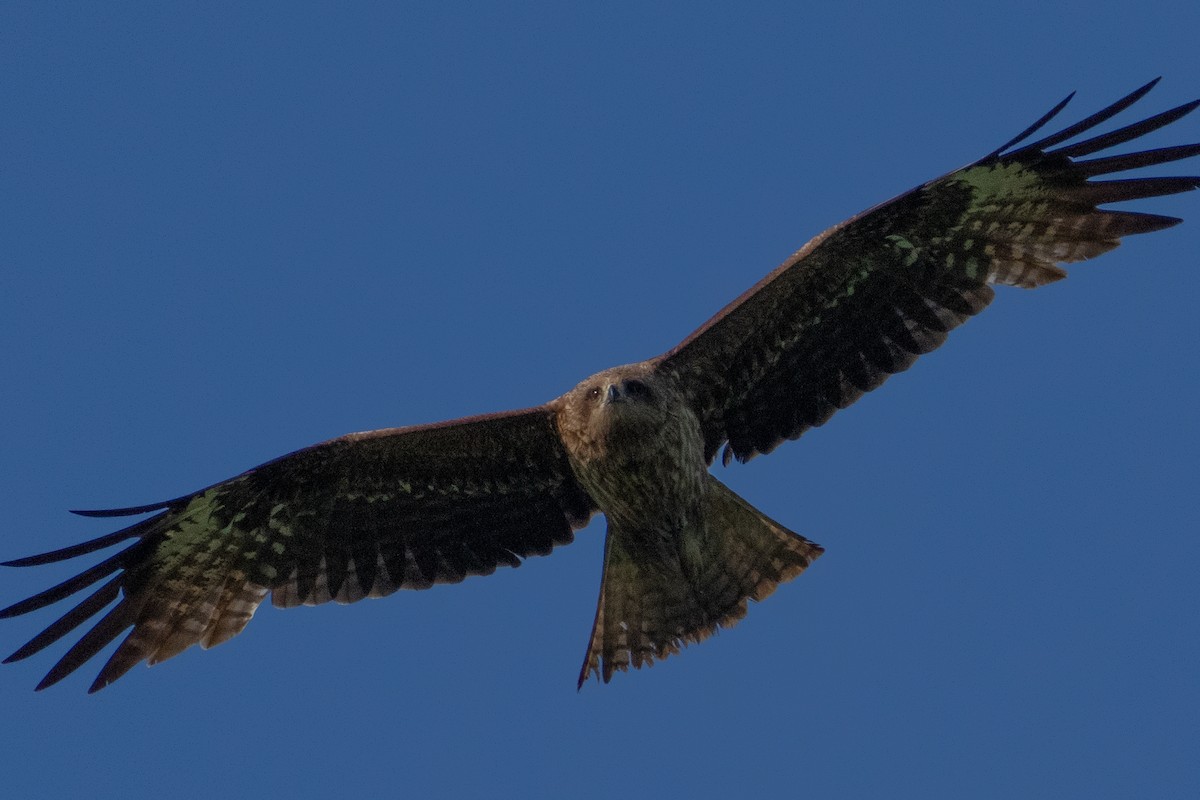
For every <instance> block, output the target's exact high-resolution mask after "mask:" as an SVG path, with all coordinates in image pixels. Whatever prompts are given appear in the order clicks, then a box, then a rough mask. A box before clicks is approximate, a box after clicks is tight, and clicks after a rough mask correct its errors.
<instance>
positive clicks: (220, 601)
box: [0, 408, 596, 691]
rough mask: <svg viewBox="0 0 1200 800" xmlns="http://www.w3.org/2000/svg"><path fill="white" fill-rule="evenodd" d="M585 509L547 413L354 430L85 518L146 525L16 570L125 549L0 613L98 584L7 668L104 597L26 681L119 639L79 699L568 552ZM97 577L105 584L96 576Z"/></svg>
mask: <svg viewBox="0 0 1200 800" xmlns="http://www.w3.org/2000/svg"><path fill="white" fill-rule="evenodd" d="M595 510H596V508H595V505H594V503H593V502H592V500H591V498H590V497H589V496H588V495H587V494H586V493H585V492H584V491H583V489H582V488H580V486H579V485H578V484H577V483H576V482H575V478H574V477H573V475H572V472H571V469H570V466H569V465H568V463H567V457H566V453H565V451H564V450H563V448H562V445H561V443H560V441H559V439H558V433H557V430H556V428H555V425H554V421H553V417H552V415H551V414H550V413H549V412H548V411H547V410H546V409H545V408H535V409H528V410H525V411H515V412H510V413H505V414H495V415H490V416H484V417H474V418H470V419H464V420H458V421H454V422H448V423H442V424H438V425H429V426H421V427H415V428H396V429H390V430H381V431H373V432H371V433H358V434H351V435H349V436H344V437H342V438H340V439H334V440H332V441H329V442H325V443H324V444H319V445H316V446H313V447H309V448H307V449H305V450H299V451H297V452H295V453H292V454H291V455H287V456H284V457H282V458H279V459H277V460H275V461H271V462H269V463H267V464H264V465H262V466H260V467H257V468H255V469H252V470H250V471H249V472H246V473H243V474H242V475H239V476H237V477H236V478H232V479H230V480H227V481H225V482H223V483H219V484H216V485H215V486H212V487H209V488H208V489H204V490H201V491H199V492H196V493H195V494H190V495H188V496H186V497H181V498H178V499H176V500H171V501H168V502H165V503H157V504H154V505H149V506H142V507H138V508H126V509H119V510H114V511H87V512H78V513H82V514H84V515H86V516H100V517H108V516H124V515H129V514H140V513H146V512H150V511H158V512H159V513H158V514H156V515H155V516H153V517H149V518H147V519H144V520H142V521H140V522H137V523H135V524H134V525H132V526H130V527H128V528H125V529H124V530H121V531H117V532H116V533H113V534H110V535H108V536H104V537H101V538H99V539H96V540H93V541H90V542H85V543H83V544H79V545H76V546H74V547H68V548H65V549H62V550H57V551H54V552H51V553H45V554H43V555H39V556H31V557H29V558H23V559H18V560H16V561H10V562H7V566H29V565H34V564H46V563H50V562H53V561H60V560H63V559H67V558H73V557H75V556H80V555H85V554H87V553H92V552H95V551H97V550H100V549H102V548H105V547H109V546H112V545H115V544H118V543H120V542H124V541H127V540H130V539H135V540H136V541H135V542H134V543H133V544H132V545H130V546H128V547H126V548H125V549H123V550H121V551H120V552H118V553H116V555H113V556H111V557H110V558H107V559H105V560H104V561H101V562H100V563H99V564H96V565H95V566H93V567H92V568H90V569H88V570H86V571H85V572H83V573H81V574H79V575H78V576H76V577H74V578H72V579H70V580H67V581H65V582H64V583H62V584H59V585H58V586H55V587H53V588H51V589H48V590H46V591H45V592H42V593H40V594H38V595H35V596H34V597H31V598H29V599H28V600H25V601H23V602H20V603H17V604H15V605H13V606H10V607H9V608H7V609H4V610H3V611H0V617H11V616H15V615H17V614H24V613H26V612H29V611H33V610H35V609H39V608H43V607H45V606H48V605H50V604H51V603H55V602H58V601H59V600H62V599H64V598H66V597H68V596H70V595H72V594H75V593H76V592H79V591H81V590H83V589H85V588H87V587H89V586H91V585H93V584H95V583H97V582H99V581H101V580H104V579H106V578H108V581H107V582H106V583H105V584H104V585H103V586H101V587H100V588H99V589H97V590H96V591H95V592H94V593H93V594H91V595H90V596H89V597H87V598H86V599H84V600H83V601H82V602H81V603H79V604H78V605H77V606H75V607H74V608H72V609H71V610H70V611H68V612H67V613H66V614H65V615H64V616H63V617H62V618H61V619H59V620H58V621H57V622H55V623H53V624H52V625H50V627H48V628H47V629H46V630H45V631H43V632H42V633H40V634H39V635H38V636H36V637H34V638H33V639H32V640H31V641H29V642H28V643H27V644H26V645H25V646H24V647H22V648H20V649H19V650H17V651H16V652H15V653H13V654H12V655H11V656H9V658H8V659H6V661H14V660H17V659H21V658H26V657H28V656H30V655H33V654H34V653H36V652H38V651H39V650H41V649H43V648H44V647H46V646H47V645H50V644H52V643H53V642H55V641H57V640H58V639H60V638H61V637H63V636H64V635H66V634H68V633H70V632H71V631H72V630H74V629H75V628H77V627H78V626H80V625H81V624H83V623H84V622H85V621H86V620H88V619H89V618H91V617H93V616H94V615H96V614H98V613H100V612H101V611H102V610H103V609H104V608H105V607H107V606H108V605H109V604H110V603H112V602H113V601H114V600H118V598H120V599H119V600H118V602H117V603H116V605H115V606H113V607H112V608H111V609H110V610H109V611H108V612H107V613H106V614H105V615H104V616H103V617H101V618H100V620H99V622H97V623H96V625H95V627H93V628H92V629H91V630H90V631H88V632H87V633H86V634H84V635H83V637H82V638H80V640H79V641H78V642H77V643H76V644H75V645H74V646H73V647H72V648H71V649H70V650H69V651H68V652H67V653H66V655H65V656H63V658H62V660H60V661H59V662H58V663H57V664H56V665H55V666H54V668H53V669H51V670H50V672H49V674H47V675H46V677H45V678H44V679H43V680H42V682H41V683H40V684H39V685H38V687H37V688H38V689H43V688H45V687H47V686H50V685H51V684H53V683H56V682H58V681H59V680H61V679H62V678H64V677H66V676H67V675H68V674H70V673H71V672H73V671H74V670H75V669H77V668H78V667H79V666H81V665H82V664H83V663H84V662H85V661H87V660H88V659H90V658H92V656H94V655H96V653H97V652H99V651H100V649H101V648H103V647H104V646H105V645H107V644H108V643H109V642H111V641H113V640H114V639H115V638H116V637H117V636H119V635H120V634H121V633H122V632H123V631H125V630H126V629H128V628H129V627H131V626H132V627H133V631H132V632H131V633H130V634H129V636H128V637H127V638H126V639H125V640H124V642H122V643H121V645H120V646H119V647H118V648H117V650H116V651H115V652H114V653H113V655H112V657H111V658H110V659H109V661H108V663H107V664H105V665H104V667H103V669H102V670H101V672H100V675H99V676H98V677H97V678H96V681H95V683H93V684H92V687H91V691H96V690H98V689H102V688H103V687H105V686H107V685H108V684H110V683H112V682H113V681H115V680H116V679H117V678H119V677H121V676H122V675H123V674H125V672H127V671H128V670H129V669H130V668H131V667H133V666H134V665H135V664H137V663H138V662H140V661H144V660H145V661H149V662H150V663H151V664H155V663H157V662H159V661H163V660H164V659H167V658H170V657H171V656H173V655H176V654H178V653H179V652H181V651H183V650H184V649H186V648H188V647H190V646H191V645H193V644H197V643H199V644H200V645H201V646H202V647H211V646H213V645H216V644H220V643H221V642H223V641H225V640H227V639H229V638H230V637H232V636H234V635H236V634H237V633H239V632H240V631H241V630H242V628H243V627H245V625H246V623H247V622H249V621H250V617H251V616H252V615H253V614H254V611H255V609H256V608H257V607H258V605H259V604H260V603H261V602H262V601H263V599H264V598H265V597H266V595H267V593H268V592H269V593H271V598H272V602H273V603H274V604H275V605H276V606H281V607H285V608H286V607H291V606H296V605H300V604H306V605H314V604H317V603H324V602H328V601H330V600H333V601H336V602H339V603H351V602H354V601H355V600H360V599H362V598H364V597H382V596H384V595H387V594H391V593H392V592H395V591H396V590H398V589H424V588H427V587H429V586H432V585H433V584H435V583H456V582H458V581H461V580H463V578H465V577H466V576H468V575H488V574H490V573H492V572H494V571H495V569H496V567H498V566H514V567H515V566H517V565H518V564H519V563H520V561H521V559H522V558H525V557H527V556H532V555H545V554H547V553H549V552H550V550H551V549H552V548H553V547H554V546H555V545H560V544H566V543H568V542H570V541H571V540H572V538H573V533H572V532H573V531H574V530H575V529H577V528H581V527H583V526H584V525H586V524H587V521H588V519H589V518H590V517H591V515H592V514H593V513H594V512H595ZM110 576H111V577H110Z"/></svg>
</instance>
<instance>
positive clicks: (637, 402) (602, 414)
mask: <svg viewBox="0 0 1200 800" xmlns="http://www.w3.org/2000/svg"><path fill="white" fill-rule="evenodd" d="M669 393H670V389H669V387H667V386H665V385H664V382H663V381H662V379H661V378H660V377H659V376H657V375H655V374H654V373H653V372H652V371H651V369H650V368H649V367H647V366H646V365H643V364H630V365H627V366H623V367H614V368H612V369H608V370H605V371H604V372H599V373H597V374H595V375H593V376H591V377H590V378H588V379H587V380H585V381H582V382H581V383H580V384H579V385H578V386H576V387H575V388H574V389H572V390H571V391H570V392H567V394H565V395H563V396H562V397H561V398H559V401H558V402H559V414H558V421H559V427H560V430H561V431H562V432H563V433H564V434H565V435H568V436H572V437H573V438H575V439H576V440H577V441H578V443H579V444H580V445H582V446H583V447H585V448H588V449H591V448H592V447H595V448H601V449H602V447H603V444H604V443H605V442H612V441H613V439H614V438H620V439H628V438H636V437H639V436H646V435H649V434H651V433H653V432H654V431H657V430H659V429H661V428H662V426H663V425H664V424H665V423H666V421H667V417H668V416H669V415H670V413H671V412H670V408H671V407H672V403H671V402H670V401H671V399H672V398H671V397H670V394H669ZM597 455H599V453H598V452H597Z"/></svg>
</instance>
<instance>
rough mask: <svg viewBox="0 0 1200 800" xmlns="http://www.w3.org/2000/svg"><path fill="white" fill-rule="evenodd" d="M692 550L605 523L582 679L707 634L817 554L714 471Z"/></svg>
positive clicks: (604, 676)
mask: <svg viewBox="0 0 1200 800" xmlns="http://www.w3.org/2000/svg"><path fill="white" fill-rule="evenodd" d="M704 503H705V505H704V518H705V526H706V527H705V532H704V540H703V542H702V543H701V546H700V548H699V555H696V554H690V555H689V554H688V549H687V547H686V546H682V547H677V548H674V549H668V548H662V549H661V550H655V551H648V550H647V548H645V547H639V546H638V544H639V542H640V541H642V540H639V538H637V537H634V536H631V535H628V533H627V532H625V531H622V530H621V529H620V528H619V527H616V526H613V525H612V524H611V522H610V524H609V531H608V539H607V543H606V545H605V553H604V577H603V579H602V582H601V587H600V602H599V604H598V605H597V608H596V620H595V622H594V624H593V626H592V636H591V642H590V643H589V646H588V653H587V658H586V659H585V660H584V663H583V669H582V670H581V671H580V674H579V684H578V685H579V686H580V687H582V686H583V683H584V681H586V680H587V679H588V678H589V677H590V676H591V675H593V674H595V675H596V676H597V677H598V678H600V680H602V681H604V682H605V683H608V681H609V680H611V678H612V676H613V673H614V672H616V671H618V670H620V671H625V670H628V669H629V668H630V667H634V668H635V669H636V668H640V667H642V666H648V665H650V664H652V663H654V661H655V660H661V659H663V658H666V657H667V656H669V655H671V654H672V653H677V652H679V650H680V649H681V648H683V647H685V646H686V645H689V644H692V643H694V642H700V641H703V640H704V639H707V638H708V637H709V636H711V635H712V634H713V633H715V632H716V631H717V630H718V629H720V628H729V627H732V626H733V625H734V624H736V623H737V621H738V620H740V619H741V618H742V617H744V616H746V610H747V601H749V600H762V599H764V598H765V597H767V596H768V595H770V594H771V593H772V592H774V591H775V589H776V587H778V586H779V584H781V583H783V582H784V581H788V580H791V579H792V578H794V577H796V576H797V575H799V574H800V573H801V572H803V571H804V570H805V569H807V568H808V566H809V565H810V564H812V562H813V561H814V560H816V558H817V557H818V556H820V555H821V553H822V552H824V548H822V547H821V546H820V545H818V544H816V543H814V542H810V541H809V540H808V539H805V538H804V537H802V536H798V535H797V534H795V533H792V532H791V531H789V530H788V529H787V528H785V527H783V526H782V525H780V524H779V523H777V522H775V521H774V520H772V519H770V518H769V517H767V516H765V515H764V514H763V513H762V512H760V511H759V510H758V509H756V508H754V506H752V505H750V504H749V503H748V502H746V501H745V500H743V499H742V498H741V497H739V496H738V495H736V494H735V493H734V492H733V491H732V490H730V489H729V488H728V487H727V486H725V485H724V484H722V483H721V482H720V481H718V480H717V479H716V478H714V477H712V476H711V475H710V476H708V483H707V488H706V494H705V501H704Z"/></svg>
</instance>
